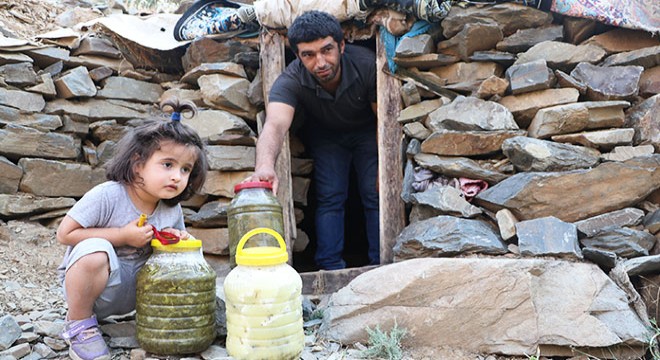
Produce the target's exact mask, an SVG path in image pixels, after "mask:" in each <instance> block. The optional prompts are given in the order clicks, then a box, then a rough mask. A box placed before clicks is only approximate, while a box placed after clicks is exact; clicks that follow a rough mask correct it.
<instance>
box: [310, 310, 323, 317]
mask: <svg viewBox="0 0 660 360" xmlns="http://www.w3.org/2000/svg"><path fill="white" fill-rule="evenodd" d="M315 319H323V309H316V310H314V312H312V314H311V315H309V320H315Z"/></svg>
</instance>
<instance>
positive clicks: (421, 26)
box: [380, 20, 437, 74]
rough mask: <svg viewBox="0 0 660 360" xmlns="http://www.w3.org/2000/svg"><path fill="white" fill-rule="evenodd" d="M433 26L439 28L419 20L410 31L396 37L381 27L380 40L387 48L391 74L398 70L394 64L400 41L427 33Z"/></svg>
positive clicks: (386, 52)
mask: <svg viewBox="0 0 660 360" xmlns="http://www.w3.org/2000/svg"><path fill="white" fill-rule="evenodd" d="M432 26H437V24H431V23H430V22H428V21H423V20H418V21H417V22H416V23H414V24H413V26H412V28H410V31H408V32H407V33H405V34H403V35H401V36H394V35H392V34H390V32H389V31H387V29H386V28H385V27H383V26H381V27H380V30H381V32H380V39H381V41H382V42H383V45H384V47H385V54H386V55H387V66H388V67H389V69H390V73H392V74H394V73H395V72H396V69H397V65H396V63H395V62H394V56H395V55H396V47H397V45H399V41H401V39H403V38H406V37H414V36H417V35H421V34H424V33H426V32H427V31H428V30H429V29H431V27H432Z"/></svg>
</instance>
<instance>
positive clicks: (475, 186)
mask: <svg viewBox="0 0 660 360" xmlns="http://www.w3.org/2000/svg"><path fill="white" fill-rule="evenodd" d="M435 186H450V187H453V188H455V189H457V190H460V191H461V196H462V197H463V198H465V200H467V201H471V200H472V199H473V198H474V197H475V196H477V194H479V193H480V192H482V191H484V190H486V189H488V183H487V182H486V181H484V180H478V179H468V178H464V177H461V178H451V177H445V176H442V175H438V174H436V173H434V172H433V171H431V170H429V169H425V168H423V167H421V166H418V167H416V168H415V169H413V182H412V188H413V190H415V191H416V192H424V191H426V190H428V189H430V188H432V187H435Z"/></svg>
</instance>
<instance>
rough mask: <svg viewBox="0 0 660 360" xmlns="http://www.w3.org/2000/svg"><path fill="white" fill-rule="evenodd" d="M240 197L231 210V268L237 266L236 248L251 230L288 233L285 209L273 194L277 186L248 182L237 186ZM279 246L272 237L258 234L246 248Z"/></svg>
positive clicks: (228, 224) (230, 206)
mask: <svg viewBox="0 0 660 360" xmlns="http://www.w3.org/2000/svg"><path fill="white" fill-rule="evenodd" d="M234 193H235V194H236V195H235V196H234V198H233V199H232V201H231V203H230V204H229V206H228V207H227V227H228V228H229V266H230V267H231V268H232V269H233V268H234V267H236V245H237V244H238V241H239V240H240V239H241V238H242V237H243V235H245V234H247V232H248V231H250V230H252V229H256V228H269V229H273V230H275V231H276V232H277V233H278V234H284V225H283V218H282V206H281V205H280V203H279V201H278V200H277V198H276V197H275V195H273V185H272V184H271V183H269V182H267V181H253V182H244V183H240V184H237V185H236V186H234ZM258 246H273V247H278V246H279V244H278V243H277V241H276V240H275V239H273V237H272V236H267V235H265V234H258V235H256V236H255V237H254V239H251V240H250V242H249V244H246V245H245V247H246V248H247V247H258Z"/></svg>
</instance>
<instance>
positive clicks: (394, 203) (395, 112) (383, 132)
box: [376, 33, 405, 264]
mask: <svg viewBox="0 0 660 360" xmlns="http://www.w3.org/2000/svg"><path fill="white" fill-rule="evenodd" d="M384 67H385V68H387V55H386V53H385V45H384V44H383V42H382V41H381V38H380V33H378V34H377V35H376V91H377V94H378V185H379V187H378V189H379V191H378V194H379V201H380V263H381V264H389V263H391V262H392V261H393V257H394V256H393V253H392V248H393V247H394V244H395V243H396V238H397V236H398V235H399V233H401V231H402V230H403V228H404V227H405V204H404V202H403V200H402V199H401V191H402V189H403V165H402V159H401V143H402V139H403V132H402V131H401V125H400V124H399V122H398V121H397V117H398V116H399V112H400V111H401V93H400V91H401V83H400V82H399V80H397V79H395V78H394V77H391V76H389V75H387V74H386V73H385V72H384V71H383V68H384Z"/></svg>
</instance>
